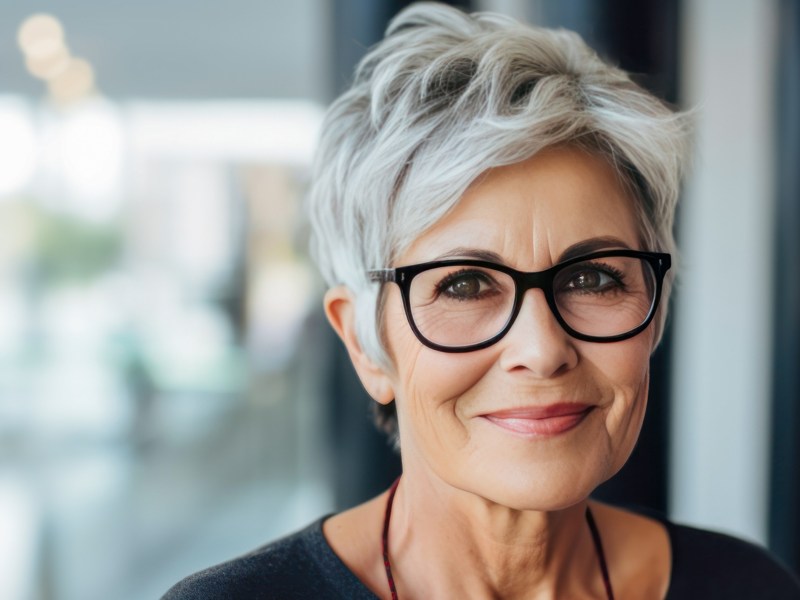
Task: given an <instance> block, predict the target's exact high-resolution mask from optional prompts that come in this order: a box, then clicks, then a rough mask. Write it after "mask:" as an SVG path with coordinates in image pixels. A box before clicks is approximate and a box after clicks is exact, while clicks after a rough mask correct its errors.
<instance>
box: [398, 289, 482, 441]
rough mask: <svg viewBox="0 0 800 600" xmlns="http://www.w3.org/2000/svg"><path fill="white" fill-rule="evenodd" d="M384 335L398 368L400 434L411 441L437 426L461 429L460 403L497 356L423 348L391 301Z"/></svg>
mask: <svg viewBox="0 0 800 600" xmlns="http://www.w3.org/2000/svg"><path fill="white" fill-rule="evenodd" d="M384 332H385V338H384V340H385V343H386V347H387V350H388V352H389V356H390V357H391V360H392V363H393V365H394V371H393V373H392V384H393V386H394V392H395V401H396V402H397V410H398V418H399V419H400V421H401V422H402V423H403V425H404V426H403V427H402V428H401V432H403V433H405V434H407V435H408V434H411V433H412V430H413V429H420V428H426V427H432V426H433V424H434V423H435V424H436V427H437V428H439V429H441V428H442V427H445V428H447V427H448V422H449V423H450V425H451V426H453V427H456V428H459V429H460V426H459V418H458V417H459V415H458V411H459V409H460V408H461V405H460V403H459V402H458V400H459V398H460V397H461V396H462V395H463V394H464V393H465V392H467V391H468V390H470V389H471V388H472V387H474V386H475V385H476V384H477V383H478V382H479V381H480V380H481V378H482V377H483V376H484V375H485V373H486V371H487V370H488V369H490V368H491V365H492V364H493V362H494V356H493V354H492V353H491V352H490V351H488V350H487V351H482V352H468V353H464V354H459V353H447V352H438V351H436V350H431V349H430V348H428V347H427V346H424V345H423V344H422V343H421V342H420V341H419V340H418V339H417V338H416V336H415V335H414V332H413V331H412V330H411V327H410V325H409V324H408V321H407V320H406V316H405V312H404V310H403V306H402V301H401V300H400V299H399V298H393V297H389V298H387V301H386V305H385V307H384ZM434 413H436V414H435V415H434ZM403 430H405V431H403ZM404 446H405V442H404Z"/></svg>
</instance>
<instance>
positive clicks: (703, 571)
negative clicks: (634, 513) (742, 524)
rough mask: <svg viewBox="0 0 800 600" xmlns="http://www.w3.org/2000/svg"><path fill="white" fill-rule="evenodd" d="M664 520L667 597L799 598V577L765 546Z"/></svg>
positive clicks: (775, 599) (781, 599)
mask: <svg viewBox="0 0 800 600" xmlns="http://www.w3.org/2000/svg"><path fill="white" fill-rule="evenodd" d="M664 522H665V524H666V526H667V530H668V531H669V535H670V542H671V544H672V577H671V581H670V588H669V595H668V596H667V598H669V599H672V598H730V599H736V598H759V599H764V600H768V599H774V600H783V599H786V600H789V599H792V600H796V599H797V598H800V582H798V580H797V578H796V577H795V576H794V575H792V574H791V573H790V572H789V571H788V570H787V569H786V568H785V567H784V566H783V565H781V564H780V563H779V562H778V560H777V559H776V558H775V557H773V556H772V555H771V554H770V553H769V552H768V551H767V550H766V549H764V548H762V547H760V546H757V545H755V544H752V543H750V542H746V541H744V540H741V539H738V538H735V537H732V536H729V535H725V534H722V533H717V532H713V531H706V530H702V529H697V528H694V527H687V526H685V525H676V524H674V523H671V522H668V521H666V520H665V521H664Z"/></svg>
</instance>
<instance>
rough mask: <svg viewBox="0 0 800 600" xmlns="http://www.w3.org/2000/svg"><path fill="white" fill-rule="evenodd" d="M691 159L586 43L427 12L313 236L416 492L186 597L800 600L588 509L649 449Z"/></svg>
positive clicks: (720, 550) (260, 557)
mask: <svg viewBox="0 0 800 600" xmlns="http://www.w3.org/2000/svg"><path fill="white" fill-rule="evenodd" d="M685 151H686V122H685V117H684V116H682V115H680V114H676V113H674V112H671V111H670V110H669V109H667V108H666V107H665V106H664V105H663V104H662V103H661V102H659V101H658V100H656V99H655V98H654V97H652V96H651V95H649V94H648V93H647V92H645V91H644V90H642V89H640V88H639V87H637V86H636V85H635V84H633V83H632V82H631V81H630V79H629V78H628V76H627V75H626V74H625V73H623V72H621V71H620V70H618V69H616V68H613V67H610V66H609V65H607V64H605V63H603V62H602V61H601V60H600V59H598V57H597V56H596V55H595V54H594V53H593V52H591V51H590V50H589V49H588V48H587V47H586V46H585V45H584V43H583V42H582V40H581V39H580V38H579V37H578V36H577V35H575V34H572V33H567V32H563V31H548V30H544V29H536V28H531V27H527V26H523V25H520V24H518V23H516V22H513V21H511V20H509V19H506V18H503V17H500V16H497V15H490V14H476V15H472V16H468V15H465V14H462V13H461V12H458V11H456V10H454V9H450V8H447V7H444V6H437V5H432V4H423V5H417V6H413V7H411V8H409V9H407V10H406V11H404V12H402V13H401V14H400V15H399V16H398V17H397V18H396V19H395V20H394V21H393V22H392V23H391V25H390V26H389V29H388V31H387V34H386V38H385V39H384V40H383V42H381V43H380V44H379V45H378V46H377V47H375V48H374V49H373V50H372V51H371V52H370V54H369V55H368V56H367V57H366V58H365V59H364V60H363V61H362V63H361V64H360V66H359V68H358V71H357V74H356V79H355V83H354V84H353V86H352V88H351V89H350V90H349V91H348V92H347V93H345V94H344V95H343V96H342V97H341V98H339V100H338V101H337V102H336V103H335V104H334V105H333V106H332V107H331V109H330V112H329V113H328V117H327V120H326V122H325V125H324V129H323V134H322V140H321V145H320V148H319V154H318V159H317V163H316V169H315V174H314V181H313V187H312V190H311V194H310V215H311V219H312V224H313V228H314V234H315V238H314V250H315V255H316V258H317V260H318V262H319V265H320V268H321V270H322V272H323V274H324V276H325V277H326V279H327V281H328V282H329V283H330V284H331V288H330V290H329V291H328V292H327V294H326V296H325V310H326V313H327V315H328V318H329V320H330V322H331V324H332V326H333V328H334V329H335V330H336V332H337V333H338V334H339V336H340V337H341V339H342V341H343V342H344V345H345V346H346V348H347V351H348V352H349V355H350V358H351V359H352V362H353V365H354V366H355V369H356V371H357V372H358V375H359V377H360V378H361V381H362V383H363V384H364V387H365V388H366V390H367V391H368V392H369V394H370V395H371V396H372V397H373V398H374V399H375V401H376V402H377V403H378V406H379V407H380V409H379V411H378V412H379V418H380V420H381V423H382V424H383V426H384V427H386V428H388V429H389V430H390V433H391V435H393V436H394V437H395V442H396V444H397V446H398V448H399V449H400V452H401V456H402V462H403V475H402V477H401V478H400V479H399V480H398V482H397V483H395V485H394V486H393V487H392V488H391V489H390V490H389V491H387V492H386V493H384V494H383V495H381V496H379V497H377V498H375V499H373V500H371V501H369V502H367V503H366V504H363V505H361V506H358V507H356V508H353V509H351V510H349V511H347V512H344V513H341V514H337V515H334V516H331V517H329V518H326V519H321V520H320V521H318V522H317V523H315V524H313V525H311V526H310V527H309V528H307V529H306V530H304V531H302V532H300V533H297V534H295V535H293V536H290V537H288V538H285V539H283V540H280V541H278V542H275V543H273V544H270V545H268V546H265V547H264V548H261V549H259V550H257V551H255V552H253V553H252V554H249V555H247V556H245V557H243V558H239V559H237V560H235V561H232V562H230V563H227V564H225V565H222V566H220V567H215V568H213V569H210V570H208V571H206V572H203V573H200V574H198V575H196V576H194V577H192V578H189V579H187V580H185V581H184V582H182V583H181V584H179V585H178V586H176V588H174V589H173V590H172V592H171V594H168V596H167V597H168V598H196V597H197V598H200V597H202V598H340V597H341V598H374V597H376V596H377V597H380V598H402V599H403V600H407V599H409V598H570V599H580V598H612V597H616V598H665V597H666V598H670V599H675V598H703V599H709V598H726V599H730V598H798V597H800V587H798V586H797V584H796V582H794V581H793V579H792V576H791V575H789V574H788V573H787V572H786V571H784V570H782V568H781V567H779V566H778V565H777V564H776V563H775V562H774V561H773V560H772V559H771V558H770V557H769V556H768V555H767V554H766V552H764V551H763V550H761V549H758V548H756V547H754V546H751V545H749V544H746V543H744V542H741V541H738V540H735V539H732V538H729V537H725V536H721V535H718V534H712V533H708V532H702V531H699V530H695V529H690V528H686V527H680V526H676V525H674V524H672V523H669V522H667V521H665V520H655V519H653V518H650V517H647V516H643V515H641V514H637V513H634V512H628V511H625V510H621V509H619V508H614V507H612V506H606V505H602V504H599V503H597V502H594V501H591V500H589V499H588V498H589V495H590V494H591V493H592V491H593V490H594V489H595V488H596V487H597V486H598V485H599V484H601V483H602V482H604V481H605V480H607V479H608V478H610V477H612V476H613V475H614V474H615V473H616V472H617V471H618V470H619V469H620V468H621V467H622V465H623V464H624V463H625V461H626V460H627V458H628V456H629V455H630V453H631V451H632V449H633V447H634V445H635V443H636V440H637V437H638V435H639V430H640V427H641V424H642V419H643V417H644V413H645V407H646V404H647V388H648V378H649V359H650V354H651V352H652V351H653V349H654V348H655V347H656V345H657V344H658V341H659V338H660V337H661V333H662V330H663V324H664V319H665V317H666V304H667V299H668V296H669V290H670V281H671V275H672V273H673V272H674V269H671V268H670V267H671V260H672V259H671V258H670V257H671V256H672V255H674V242H673V238H672V233H671V231H672V221H673V214H674V210H675V203H676V200H677V196H678V187H679V180H680V174H681V168H682V164H683V162H684V156H685Z"/></svg>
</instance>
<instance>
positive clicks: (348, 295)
mask: <svg viewBox="0 0 800 600" xmlns="http://www.w3.org/2000/svg"><path fill="white" fill-rule="evenodd" d="M324 304H325V315H326V316H327V317H328V321H329V322H330V324H331V326H332V327H333V329H334V331H336V333H337V334H338V335H339V337H340V338H341V339H342V342H344V345H345V348H347V353H348V354H349V355H350V361H351V362H352V363H353V367H355V369H356V373H358V378H359V379H360V380H361V384H362V385H363V386H364V389H366V390H367V393H368V394H369V395H370V396H372V398H373V399H374V400H375V401H376V402H380V403H381V404H389V403H390V402H391V401H392V400H394V387H393V386H392V382H391V380H390V378H389V376H388V375H387V374H386V372H385V371H384V370H383V369H382V368H381V367H380V366H378V365H377V364H375V363H374V362H373V361H372V359H370V358H369V357H368V356H367V355H366V354H365V353H364V350H363V349H362V348H361V344H360V343H359V341H358V336H357V335H356V310H355V298H354V296H353V293H352V292H351V291H350V290H349V289H348V288H347V287H345V286H343V285H340V286H336V287H334V288H331V289H329V290H328V291H327V292H326V293H325V298H324Z"/></svg>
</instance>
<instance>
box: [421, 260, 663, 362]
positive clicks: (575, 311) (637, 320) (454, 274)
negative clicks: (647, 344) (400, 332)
mask: <svg viewBox="0 0 800 600" xmlns="http://www.w3.org/2000/svg"><path fill="white" fill-rule="evenodd" d="M655 293H656V274H655V273H654V271H653V268H652V266H651V265H650V263H649V262H648V261H647V260H644V259H641V258H637V257H628V256H609V257H603V258H597V259H592V260H586V261H582V262H578V263H574V264H570V265H568V266H565V267H564V268H562V269H561V270H560V271H559V272H558V273H557V274H556V276H555V278H554V280H553V298H554V300H555V305H556V308H557V310H558V313H559V314H560V315H561V318H562V319H563V320H564V322H566V324H567V325H568V326H569V327H571V328H572V329H573V330H574V331H576V332H578V333H580V334H583V335H587V336H594V337H612V336H616V335H621V334H625V333H628V332H629V331H632V330H634V329H636V328H637V327H639V326H640V325H641V324H642V323H644V322H645V320H646V319H647V318H648V316H649V314H650V311H651V309H652V306H653V301H654V297H655ZM515 296H516V289H515V283H514V279H513V278H512V277H511V275H509V274H508V273H504V272H503V271H499V270H496V269H491V268H485V267H476V266H473V265H448V266H442V267H436V268H432V269H429V270H426V271H423V272H421V273H418V274H417V275H416V276H415V277H414V279H413V280H412V282H411V285H410V289H409V305H410V309H411V315H412V318H413V320H414V323H415V324H416V326H417V329H418V330H419V332H420V333H421V334H422V336H423V337H425V338H426V339H427V340H429V341H430V342H433V343H434V344H437V345H440V346H446V347H451V348H458V347H465V346H470V345H473V344H479V343H481V342H483V341H486V340H488V339H491V338H493V337H495V336H496V335H497V334H499V333H500V332H501V331H502V330H503V329H504V328H505V327H506V325H507V323H508V321H509V319H511V317H512V315H513V312H514V301H515Z"/></svg>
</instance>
